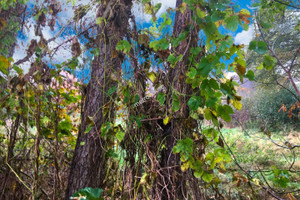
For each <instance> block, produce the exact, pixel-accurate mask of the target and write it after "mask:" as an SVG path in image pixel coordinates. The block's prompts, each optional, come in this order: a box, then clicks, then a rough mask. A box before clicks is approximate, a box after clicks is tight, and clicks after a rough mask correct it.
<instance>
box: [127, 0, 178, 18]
mask: <svg viewBox="0 0 300 200" xmlns="http://www.w3.org/2000/svg"><path fill="white" fill-rule="evenodd" d="M157 3H161V4H162V5H161V8H160V9H159V11H158V12H157V14H156V16H157V17H159V16H160V15H161V14H163V13H164V12H166V10H167V9H168V8H175V7H176V0H152V1H151V4H152V5H155V4H157ZM132 12H133V14H134V16H135V17H136V21H144V22H145V21H146V22H149V21H150V20H151V18H152V17H151V15H146V14H145V12H144V9H143V5H142V3H140V2H137V1H135V2H134V4H133V6H132Z"/></svg>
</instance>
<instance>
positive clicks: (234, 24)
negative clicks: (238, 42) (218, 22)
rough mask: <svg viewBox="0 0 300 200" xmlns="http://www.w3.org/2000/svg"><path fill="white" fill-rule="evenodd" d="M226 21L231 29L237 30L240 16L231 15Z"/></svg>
mask: <svg viewBox="0 0 300 200" xmlns="http://www.w3.org/2000/svg"><path fill="white" fill-rule="evenodd" d="M224 22H225V24H226V27H227V28H228V29H229V30H231V31H232V32H235V31H236V30H237V28H238V24H239V17H238V16H237V15H231V16H230V17H227V18H226V19H225V20H224Z"/></svg>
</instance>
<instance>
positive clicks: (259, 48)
mask: <svg viewBox="0 0 300 200" xmlns="http://www.w3.org/2000/svg"><path fill="white" fill-rule="evenodd" d="M249 49H250V50H253V51H255V52H257V53H258V54H265V53H266V52H267V51H268V47H267V44H266V43H265V42H264V41H256V40H253V41H251V42H250V44H249Z"/></svg>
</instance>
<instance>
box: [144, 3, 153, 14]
mask: <svg viewBox="0 0 300 200" xmlns="http://www.w3.org/2000/svg"><path fill="white" fill-rule="evenodd" d="M145 13H146V14H149V15H151V14H152V13H153V6H152V5H151V4H150V3H147V4H146V5H145Z"/></svg>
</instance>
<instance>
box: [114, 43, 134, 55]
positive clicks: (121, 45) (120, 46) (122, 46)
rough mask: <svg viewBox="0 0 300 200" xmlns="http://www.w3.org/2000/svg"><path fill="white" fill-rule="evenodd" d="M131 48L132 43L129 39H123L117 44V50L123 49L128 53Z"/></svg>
mask: <svg viewBox="0 0 300 200" xmlns="http://www.w3.org/2000/svg"><path fill="white" fill-rule="evenodd" d="M130 49H131V45H130V43H129V42H128V41H127V40H121V41H119V42H118V44H117V46H116V50H118V51H123V52H124V53H125V54H128V53H129V51H130Z"/></svg>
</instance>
